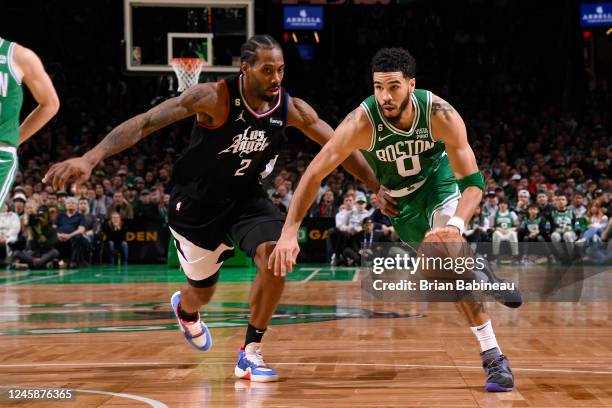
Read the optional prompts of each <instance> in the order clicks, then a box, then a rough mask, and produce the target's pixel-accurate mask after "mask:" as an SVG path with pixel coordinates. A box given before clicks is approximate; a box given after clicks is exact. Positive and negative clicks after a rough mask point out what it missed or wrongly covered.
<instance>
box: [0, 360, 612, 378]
mask: <svg viewBox="0 0 612 408" xmlns="http://www.w3.org/2000/svg"><path fill="white" fill-rule="evenodd" d="M270 364H272V365H294V366H301V365H302V366H310V365H323V366H338V367H395V368H431V369H457V368H461V369H464V370H482V367H481V366H465V365H437V364H431V365H430V364H388V363H387V364H385V363H351V362H347V363H343V362H337V363H316V362H313V363H311V362H299V361H298V362H271V363H270ZM143 365H149V366H177V365H190V366H199V365H201V366H208V365H232V366H233V365H235V363H232V362H223V361H211V362H193V361H139V362H137V361H125V362H116V363H103V362H96V361H94V362H87V363H25V364H0V369H1V368H39V367H130V366H143ZM512 371H531V372H538V373H565V374H601V375H612V371H593V370H574V369H565V368H516V367H512Z"/></svg>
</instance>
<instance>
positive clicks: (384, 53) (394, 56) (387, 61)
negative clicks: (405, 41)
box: [372, 48, 416, 78]
mask: <svg viewBox="0 0 612 408" xmlns="http://www.w3.org/2000/svg"><path fill="white" fill-rule="evenodd" d="M415 71H416V61H415V59H414V57H413V56H412V55H411V54H410V53H409V52H408V50H405V49H403V48H381V49H380V50H378V52H377V53H376V55H374V58H372V73H374V72H401V73H402V74H404V77H405V78H414V75H415Z"/></svg>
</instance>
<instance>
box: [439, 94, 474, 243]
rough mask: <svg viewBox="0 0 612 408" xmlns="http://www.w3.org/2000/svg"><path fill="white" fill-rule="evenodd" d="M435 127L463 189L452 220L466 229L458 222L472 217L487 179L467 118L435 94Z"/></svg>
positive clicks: (466, 221) (460, 228) (465, 221)
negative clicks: (469, 140)
mask: <svg viewBox="0 0 612 408" xmlns="http://www.w3.org/2000/svg"><path fill="white" fill-rule="evenodd" d="M431 128H432V129H431V130H432V134H433V137H434V139H435V140H443V141H444V145H445V146H446V153H447V155H448V160H449V162H450V165H451V167H452V169H453V173H454V174H455V178H456V179H457V181H458V184H459V187H460V190H461V198H460V199H459V204H458V205H457V210H456V211H455V216H454V217H453V218H451V221H450V223H451V224H452V225H453V226H455V227H457V229H459V230H460V231H461V232H463V228H462V227H460V226H458V225H456V224H455V223H459V224H461V221H462V222H463V225H465V224H467V223H468V222H469V221H470V219H471V218H472V215H473V214H474V211H475V210H476V207H477V206H479V205H480V201H481V200H482V190H483V189H484V180H483V179H482V175H481V174H480V172H479V171H478V165H477V164H476V157H475V156H474V151H473V150H472V148H471V147H470V145H469V143H468V139H467V131H466V128H465V123H464V122H463V119H462V118H461V116H460V115H459V113H457V111H456V110H455V109H454V108H453V107H452V106H451V105H450V104H449V103H448V102H446V101H445V100H444V99H442V98H440V97H438V96H435V95H434V96H433V102H432V105H431ZM455 217H456V218H455Z"/></svg>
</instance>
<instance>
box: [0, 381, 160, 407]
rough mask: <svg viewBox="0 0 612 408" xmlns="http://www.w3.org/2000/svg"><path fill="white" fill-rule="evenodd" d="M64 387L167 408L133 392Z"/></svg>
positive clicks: (13, 386)
mask: <svg viewBox="0 0 612 408" xmlns="http://www.w3.org/2000/svg"><path fill="white" fill-rule="evenodd" d="M0 388H18V389H27V388H33V387H32V386H31V385H28V386H17V385H11V386H2V387H0ZM65 389H66V390H70V391H76V392H84V393H88V394H102V395H110V396H113V397H119V398H128V399H132V400H136V401H140V402H144V403H145V404H149V405H150V406H152V407H153V408H168V406H167V405H166V404H164V403H163V402H160V401H157V400H154V399H150V398H146V397H141V396H139V395H134V394H126V393H123V392H110V391H99V390H84V389H80V388H69V387H65ZM68 401H70V400H67V401H66V402H68Z"/></svg>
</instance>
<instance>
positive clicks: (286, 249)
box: [268, 235, 300, 276]
mask: <svg viewBox="0 0 612 408" xmlns="http://www.w3.org/2000/svg"><path fill="white" fill-rule="evenodd" d="M299 253H300V246H299V244H298V242H297V237H296V236H291V237H286V236H283V235H281V237H280V238H279V240H278V242H276V246H275V247H274V250H273V251H272V253H271V254H270V259H269V260H268V268H269V269H272V271H273V272H274V276H285V275H286V274H287V273H288V272H291V271H293V265H295V263H296V262H297V256H298V254H299Z"/></svg>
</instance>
